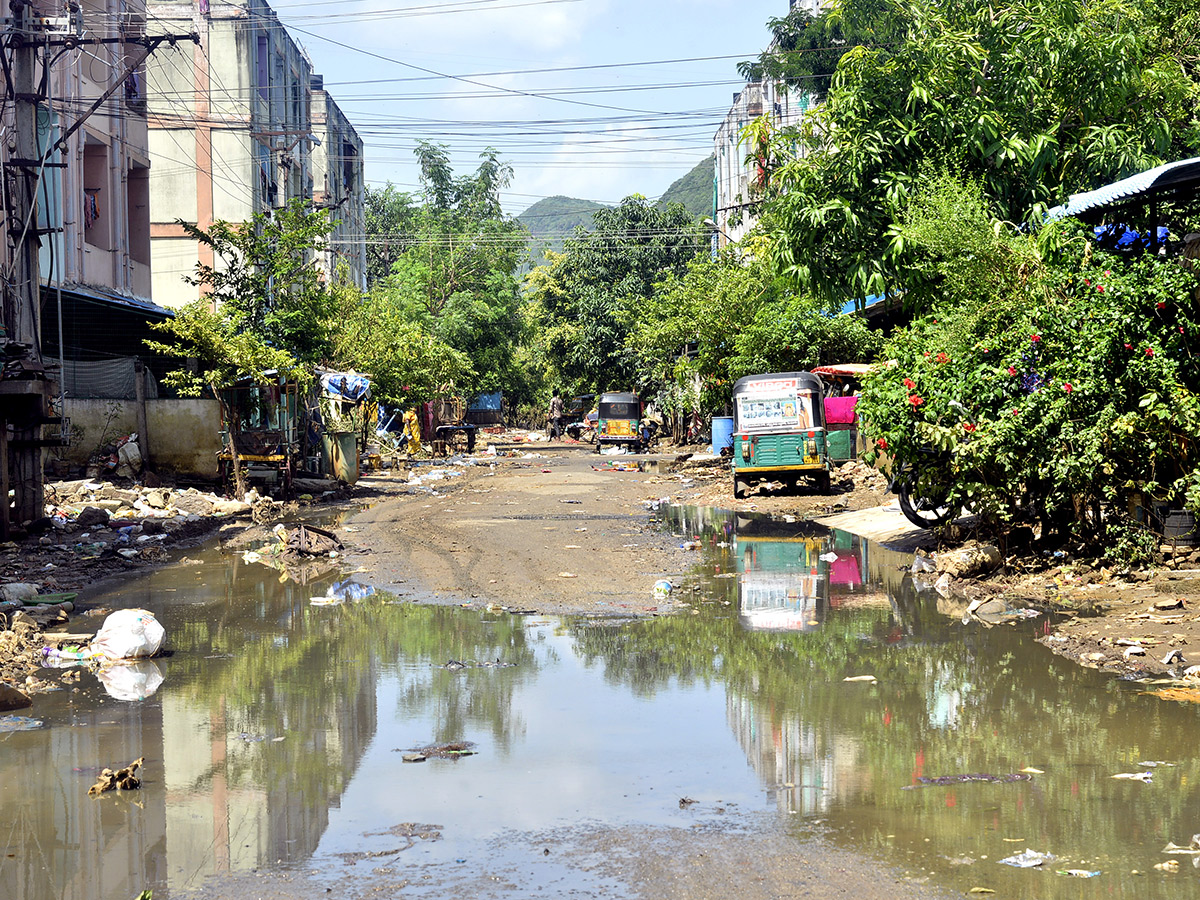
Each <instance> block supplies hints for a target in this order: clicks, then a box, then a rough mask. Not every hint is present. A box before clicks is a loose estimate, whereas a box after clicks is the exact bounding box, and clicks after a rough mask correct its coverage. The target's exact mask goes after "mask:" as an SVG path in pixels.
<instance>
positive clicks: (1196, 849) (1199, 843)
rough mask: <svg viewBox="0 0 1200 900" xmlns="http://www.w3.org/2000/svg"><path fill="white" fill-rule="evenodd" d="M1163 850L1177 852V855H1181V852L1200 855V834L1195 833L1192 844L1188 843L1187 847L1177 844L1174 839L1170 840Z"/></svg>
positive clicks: (1164, 851)
mask: <svg viewBox="0 0 1200 900" xmlns="http://www.w3.org/2000/svg"><path fill="white" fill-rule="evenodd" d="M1162 852H1163V853H1171V854H1176V855H1180V854H1187V855H1190V856H1196V855H1200V834H1193V835H1192V842H1191V843H1190V844H1188V845H1187V846H1186V847H1181V846H1179V844H1176V843H1175V842H1174V841H1168V842H1167V846H1165V847H1163V851H1162Z"/></svg>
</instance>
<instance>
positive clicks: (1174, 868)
mask: <svg viewBox="0 0 1200 900" xmlns="http://www.w3.org/2000/svg"><path fill="white" fill-rule="evenodd" d="M1154 868H1156V869H1158V870H1159V871H1160V872H1178V871H1179V860H1177V859H1168V860H1167V861H1166V862H1160V863H1155V865H1154Z"/></svg>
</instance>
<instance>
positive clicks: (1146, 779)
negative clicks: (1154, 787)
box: [1113, 772, 1154, 784]
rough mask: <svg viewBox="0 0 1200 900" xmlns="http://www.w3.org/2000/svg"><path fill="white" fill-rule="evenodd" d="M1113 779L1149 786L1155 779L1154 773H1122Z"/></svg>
mask: <svg viewBox="0 0 1200 900" xmlns="http://www.w3.org/2000/svg"><path fill="white" fill-rule="evenodd" d="M1113 778H1117V779H1121V780H1124V781H1140V782H1142V783H1143V784H1149V783H1150V781H1151V779H1153V778H1154V773H1153V772H1121V773H1119V774H1117V775H1114V776H1113Z"/></svg>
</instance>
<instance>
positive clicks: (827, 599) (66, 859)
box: [0, 509, 1200, 900]
mask: <svg viewBox="0 0 1200 900" xmlns="http://www.w3.org/2000/svg"><path fill="white" fill-rule="evenodd" d="M667 520H668V524H669V525H670V526H671V527H673V528H675V529H676V530H677V531H678V532H679V533H681V534H686V535H689V536H692V537H695V536H698V537H700V538H701V540H702V543H703V545H704V548H705V549H704V551H703V553H702V555H701V561H700V562H699V563H698V565H697V567H696V571H695V573H694V575H692V576H689V577H688V578H687V579H686V581H685V583H684V584H683V585H681V587H680V590H679V591H678V592H677V594H676V596H677V597H679V598H681V599H682V600H683V601H684V602H686V603H687V604H688V605H690V606H691V608H692V611H693V614H683V615H678V616H673V617H664V618H652V619H647V620H644V621H636V622H630V621H627V620H622V621H612V622H608V621H597V620H594V619H592V620H563V621H560V620H557V619H550V618H544V617H533V618H523V617H514V616H506V615H499V616H497V615H491V614H488V613H486V612H483V611H480V610H478V609H476V610H460V609H454V608H446V607H419V606H413V605H407V604H400V603H396V602H394V601H392V600H391V599H390V598H388V597H384V596H374V597H365V598H363V599H361V600H358V601H355V600H351V601H350V602H345V603H342V604H341V605H338V606H324V607H314V606H313V605H312V604H311V602H310V601H311V598H312V597H322V596H328V595H329V587H330V583H331V582H332V579H333V577H335V576H334V575H333V573H330V575H329V576H328V577H327V578H325V579H323V580H322V579H313V580H311V581H310V583H308V584H306V585H300V584H297V583H295V582H294V581H291V580H289V579H288V578H286V577H284V578H282V580H281V578H280V573H278V572H276V571H274V570H271V569H268V568H266V567H263V566H258V565H249V564H245V563H243V562H242V560H241V558H240V557H235V558H231V559H230V558H222V557H220V556H218V555H217V554H215V553H214V554H212V555H209V556H206V557H205V559H204V561H203V562H202V564H200V565H196V566H183V567H176V568H173V569H170V570H165V571H162V572H158V573H155V574H152V575H150V576H148V577H146V578H143V579H140V580H138V581H137V582H134V583H132V584H130V585H125V586H122V587H121V588H120V590H119V591H114V592H112V593H111V594H110V595H109V596H107V597H103V598H100V599H101V601H102V602H105V603H107V604H109V605H112V606H140V607H145V608H147V609H150V610H152V611H153V612H155V614H156V615H158V616H159V617H160V619H161V620H162V621H163V623H164V625H166V627H167V633H168V646H169V647H170V648H171V649H172V650H173V651H174V653H173V655H172V656H170V657H167V658H164V659H160V660H156V661H154V663H152V665H153V667H154V669H150V668H146V669H144V670H143V669H138V670H137V671H131V672H130V673H128V674H129V675H130V676H133V682H132V683H131V684H128V685H125V686H119V685H118V686H117V687H116V689H115V690H114V687H113V685H111V684H110V685H102V684H101V683H99V682H98V681H96V679H95V678H93V677H92V676H91V675H89V674H87V673H85V674H84V676H83V679H82V680H81V681H80V682H79V684H78V687H77V688H74V687H73V686H72V685H71V684H67V685H65V688H66V689H64V690H63V691H60V692H58V693H56V694H51V695H47V696H45V697H41V698H39V700H38V706H37V709H36V712H37V716H38V718H40V719H42V720H44V721H45V723H46V724H45V727H43V728H40V729H38V730H35V731H28V732H10V733H0V743H2V748H0V749H2V753H0V777H3V778H4V780H5V783H6V784H7V785H10V786H13V785H19V786H21V789H19V790H12V789H8V790H6V791H5V792H4V793H3V794H0V816H2V817H3V821H5V822H7V823H9V829H8V832H7V837H6V850H5V854H4V856H3V857H0V884H3V885H4V892H5V894H6V895H10V896H14V897H22V898H28V900H60V898H61V900H83V898H88V900H93V898H95V900H110V898H111V900H128V898H129V897H133V896H136V895H137V893H138V892H139V891H140V890H142V889H144V888H153V889H154V890H155V892H156V893H155V896H156V897H161V896H166V897H186V896H189V895H190V894H192V893H194V892H195V891H197V890H199V889H200V887H201V886H202V885H203V884H204V883H205V881H206V879H210V878H215V879H217V884H218V885H219V884H220V878H221V877H222V876H223V875H225V874H227V873H236V872H244V871H248V870H251V869H254V870H260V871H261V870H269V869H271V868H273V867H289V866H302V867H303V869H304V870H308V869H310V868H312V869H319V870H321V871H324V872H327V873H328V877H329V878H331V879H334V880H335V881H336V879H338V878H342V877H344V874H352V875H355V876H363V875H367V874H368V873H367V866H363V867H362V869H363V871H358V870H354V869H348V868H346V866H347V864H346V863H344V862H343V859H345V856H343V854H347V853H349V854H351V855H353V854H359V855H361V854H363V853H373V852H376V851H383V850H386V849H387V848H388V847H394V846H396V843H397V841H396V839H395V837H394V836H392V835H395V834H397V833H398V832H397V831H396V830H395V829H396V828H397V827H398V826H400V825H401V823H405V822H408V823H413V822H417V823H422V822H424V823H437V824H438V825H440V826H441V832H440V833H441V834H442V840H440V841H422V842H420V843H418V844H417V845H415V846H413V847H411V848H409V849H406V850H405V851H404V853H403V856H402V858H400V859H399V860H394V861H391V862H389V865H395V866H399V867H400V868H401V869H403V867H404V866H409V865H415V864H418V863H419V864H421V865H424V866H428V867H434V868H429V869H426V870H425V871H426V873H427V874H429V873H432V874H431V875H430V878H429V880H428V881H427V882H424V883H425V884H427V885H428V888H427V889H426V890H427V892H434V893H436V888H437V885H438V883H439V879H438V870H437V869H436V867H437V866H446V867H448V868H447V869H445V870H444V871H446V872H449V871H451V869H450V868H449V867H454V866H459V865H460V862H459V861H461V860H470V861H473V862H474V864H476V865H479V866H494V867H495V869H496V870H504V871H517V870H519V871H531V869H530V868H529V867H530V866H531V865H533V864H531V863H530V862H529V860H528V855H527V850H528V847H529V846H530V843H529V841H527V840H525V839H524V836H526V835H529V834H537V833H539V832H540V831H543V830H548V829H558V828H562V827H564V826H571V825H575V824H578V823H581V822H585V821H586V822H588V823H598V824H601V825H613V826H622V825H639V826H665V825H672V826H683V827H692V826H694V825H697V824H703V823H704V822H705V821H706V819H705V817H708V819H707V821H708V822H710V823H711V824H712V825H714V826H720V827H725V826H727V825H728V824H729V817H730V816H732V815H734V814H735V813H734V812H733V811H734V810H737V811H738V812H737V813H736V814H737V815H747V816H753V817H756V818H757V817H762V818H764V819H765V820H767V821H768V822H773V823H775V827H777V828H779V829H781V830H783V831H791V830H793V829H794V830H795V832H796V833H797V834H801V833H802V832H803V831H804V829H805V828H806V827H808V826H806V824H805V823H808V824H809V825H811V821H812V818H813V817H818V818H819V819H820V820H821V821H822V822H824V823H825V826H826V827H829V828H832V829H833V830H834V834H835V836H836V837H837V839H839V840H841V841H843V842H844V843H845V844H846V845H848V846H850V847H853V848H855V849H859V850H868V851H871V852H873V853H878V854H881V855H883V856H884V858H885V859H887V860H890V861H893V862H897V863H900V864H902V865H907V866H910V867H915V868H919V869H921V870H931V871H932V872H933V873H934V876H935V877H936V878H937V879H938V880H942V881H945V882H947V883H949V884H951V885H953V886H955V887H959V888H963V889H965V888H967V887H969V886H974V885H980V884H982V885H986V886H988V887H990V888H993V889H995V890H997V891H998V892H1002V894H1003V895H1005V896H1011V897H1021V898H1030V900H1032V898H1035V897H1037V898H1064V900H1065V898H1067V897H1075V896H1077V895H1078V894H1079V891H1080V886H1081V885H1087V884H1095V883H1099V882H1076V881H1075V880H1074V879H1071V878H1065V877H1059V876H1056V875H1055V874H1054V869H1056V868H1062V869H1074V868H1077V869H1086V870H1100V871H1102V872H1103V873H1104V874H1103V879H1104V885H1105V889H1106V890H1108V891H1110V892H1112V891H1116V892H1118V893H1121V894H1125V893H1129V894H1133V893H1134V892H1135V891H1136V892H1137V894H1138V896H1139V897H1140V896H1148V897H1184V896H1190V895H1191V894H1193V893H1194V892H1195V889H1196V880H1197V878H1200V875H1198V874H1197V871H1198V870H1195V869H1192V868H1191V867H1190V859H1189V858H1184V859H1183V860H1182V861H1183V864H1184V865H1183V868H1184V871H1182V872H1180V873H1179V874H1178V875H1175V876H1164V875H1162V874H1161V873H1159V872H1157V871H1156V870H1154V865H1155V863H1157V862H1160V861H1161V860H1162V859H1163V857H1162V856H1161V854H1160V851H1161V848H1162V847H1163V845H1165V844H1166V842H1167V841H1169V840H1173V841H1176V842H1177V843H1183V844H1186V843H1187V841H1188V839H1189V838H1190V836H1191V834H1192V833H1193V832H1195V831H1196V830H1197V828H1196V823H1197V822H1198V821H1200V796H1197V795H1196V793H1195V792H1194V791H1192V790H1191V789H1190V785H1192V784H1194V783H1195V782H1196V779H1197V778H1200V761H1197V760H1196V758H1195V756H1194V743H1195V741H1194V735H1195V734H1196V730H1197V726H1198V724H1200V721H1198V720H1200V714H1198V710H1197V709H1196V708H1195V707H1192V706H1189V705H1183V704H1174V703H1163V702H1161V701H1159V700H1157V699H1155V698H1151V697H1147V696H1144V695H1141V694H1139V693H1137V692H1136V691H1134V690H1127V689H1125V687H1124V686H1123V685H1121V684H1120V683H1117V682H1113V681H1111V680H1108V679H1105V678H1103V677H1101V676H1099V675H1098V674H1096V673H1094V672H1090V671H1086V670H1082V669H1079V668H1077V667H1075V666H1073V665H1071V664H1069V663H1067V662H1065V661H1063V660H1060V659H1059V658H1057V657H1054V656H1052V655H1051V654H1049V653H1048V652H1047V651H1046V650H1045V649H1044V648H1042V647H1040V646H1037V645H1036V644H1034V643H1033V641H1032V638H1033V637H1034V636H1035V634H1036V633H1037V629H1038V628H1039V627H1040V625H1039V623H1038V622H1029V621H1021V622H1018V623H1016V624H1014V625H1011V626H1005V627H997V628H990V629H989V628H985V627H983V626H982V625H980V624H979V623H974V624H969V625H964V624H962V622H961V608H960V607H956V606H955V605H954V601H952V600H951V601H947V600H944V599H942V598H939V597H938V596H937V595H936V594H933V593H925V594H922V593H918V592H917V591H915V590H914V589H913V587H912V583H911V579H910V578H909V577H908V576H907V575H906V574H905V573H904V572H903V568H904V563H906V562H908V560H907V559H906V558H905V557H904V556H902V555H900V554H896V553H891V552H889V551H887V550H884V549H882V548H879V547H877V546H873V545H866V544H863V543H862V542H860V541H858V540H857V539H855V538H853V537H851V536H849V535H846V534H843V533H839V532H832V533H827V532H823V531H820V530H817V529H814V528H812V527H811V526H806V525H804V524H802V523H792V524H787V523H771V522H769V521H768V520H765V519H758V518H753V517H744V516H743V517H742V518H741V519H738V518H735V517H733V516H732V515H728V514H723V513H719V512H716V511H712V510H693V509H673V510H671V511H670V512H669V513H668V514H667ZM762 610H769V611H771V613H770V615H772V616H775V615H778V616H780V617H781V618H779V619H777V620H776V623H775V624H774V625H773V626H772V627H770V628H768V629H765V630H764V629H762V627H761V626H762V623H763V621H764V619H765V618H767V617H765V616H758V615H756V614H757V613H758V612H759V611H762ZM814 623H815V624H814ZM780 624H782V626H783V627H782V628H780V627H779V626H780ZM449 660H462V661H465V662H473V663H478V664H480V665H469V666H466V667H462V668H460V667H447V666H446V665H445V664H446V663H447V661H449ZM496 660H500V661H501V662H503V663H512V664H514V665H513V666H511V667H508V666H503V667H489V666H485V665H482V664H483V663H490V662H494V661H496ZM155 670H157V671H158V672H159V673H160V676H159V677H161V679H162V681H161V684H159V685H158V687H157V691H153V688H151V684H152V683H153V682H155V681H156V680H157V678H156V675H155ZM867 675H870V676H874V678H875V681H874V683H872V682H870V681H861V680H860V681H846V680H845V679H846V678H848V677H855V676H867ZM143 694H145V695H148V696H144V697H143V698H142V699H136V700H134V699H117V698H118V697H120V698H132V697H137V696H140V695H143ZM731 735H732V738H733V739H732V740H731ZM456 740H466V741H470V742H472V743H473V744H475V745H476V750H477V753H476V755H475V756H472V757H469V758H466V759H462V760H458V761H448V760H430V761H429V762H426V763H422V764H420V765H407V764H404V763H403V761H402V752H398V751H404V750H407V749H411V748H414V747H420V746H425V745H428V744H432V743H445V742H450V741H456ZM139 756H144V757H145V758H146V766H145V770H144V771H145V776H146V777H145V779H144V782H143V783H144V788H143V789H142V790H140V791H136V792H131V793H127V794H108V795H105V796H103V797H98V798H89V797H87V795H86V792H87V787H88V785H90V784H91V783H92V781H94V780H95V774H96V770H97V768H99V767H100V766H104V765H114V764H120V765H124V764H126V763H128V762H129V761H131V760H133V759H136V758H138V757H139ZM747 762H748V763H749V765H748V766H747V765H746V763H747ZM1149 762H1164V763H1171V764H1172V765H1170V766H1166V765H1161V766H1156V767H1153V769H1152V771H1153V773H1154V774H1153V778H1152V781H1151V783H1150V784H1143V783H1140V782H1131V781H1128V780H1124V781H1122V780H1114V779H1113V778H1112V777H1111V776H1112V775H1113V774H1117V773H1121V772H1133V771H1138V770H1139V769H1140V768H1141V767H1142V766H1143V765H1145V764H1146V763H1149ZM1026 768H1036V769H1038V770H1040V771H1041V772H1042V773H1044V774H1036V775H1033V777H1032V778H1031V779H1030V780H1028V781H1016V782H1013V781H1005V780H1004V779H1002V778H1001V779H997V780H991V781H987V780H984V781H980V780H973V781H965V782H961V783H960V780H956V779H955V778H954V777H953V776H958V775H966V774H980V773H982V774H985V775H989V774H990V775H996V776H1004V775H1008V774H1011V773H1016V772H1020V771H1021V770H1022V769H1026ZM1148 770H1149V769H1148ZM939 776H952V777H950V778H947V779H944V780H943V781H942V782H941V783H939V784H928V783H927V782H926V781H923V780H922V779H929V778H937V777H939ZM685 796H686V797H691V798H695V799H697V800H698V801H699V803H698V804H697V805H696V806H695V807H690V808H688V809H686V810H684V809H683V808H682V807H680V805H679V804H678V799H679V798H680V797H685ZM718 807H719V808H720V810H724V811H723V812H718ZM722 816H723V817H725V818H722ZM514 835H515V836H516V839H510V838H511V837H512V836H514ZM1025 847H1029V848H1031V849H1033V850H1037V851H1042V852H1049V853H1053V854H1055V856H1056V857H1057V860H1056V861H1055V862H1054V863H1053V865H1052V866H1051V867H1050V868H1049V870H1047V871H1036V870H1035V871H1024V870H1016V869H1010V868H1009V867H1006V866H1000V865H997V860H999V859H1000V858H1002V857H1004V856H1009V855H1012V854H1013V853H1017V852H1020V851H1021V850H1023V849H1024V848H1025ZM505 854H508V855H505ZM539 859H540V857H539ZM551 859H553V858H551ZM540 864H541V863H538V865H540ZM546 865H550V863H546ZM1134 870H1136V871H1139V872H1143V873H1148V874H1147V875H1145V876H1135V875H1132V874H1130V873H1131V872H1133V871H1134ZM454 871H458V870H457V869H455V870H454ZM530 877H533V876H532V875H531V876H530ZM538 877H539V878H540V877H541V876H540V875H539V876H538ZM602 877H603V875H602V874H596V871H593V870H588V871H586V872H585V871H582V870H572V869H570V868H561V867H560V868H559V869H556V870H555V874H554V878H555V879H557V880H556V881H555V884H556V885H558V887H559V888H561V891H560V893H569V892H571V891H576V892H578V893H581V894H587V893H588V892H589V889H590V888H594V887H595V883H596V882H595V879H597V878H602ZM589 879H591V880H589ZM520 887H521V886H518V891H517V893H519V892H520V890H519V889H520ZM214 890H215V893H216V894H217V895H219V894H220V890H219V887H218V888H216V889H214ZM593 893H595V891H594V890H593ZM404 894H405V895H406V896H408V895H412V896H418V895H420V896H425V895H426V894H420V893H419V889H418V886H417V885H416V884H415V883H414V884H411V885H410V886H409V887H406V888H405V889H404ZM514 895H515V894H514Z"/></svg>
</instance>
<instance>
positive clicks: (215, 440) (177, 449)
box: [48, 398, 221, 478]
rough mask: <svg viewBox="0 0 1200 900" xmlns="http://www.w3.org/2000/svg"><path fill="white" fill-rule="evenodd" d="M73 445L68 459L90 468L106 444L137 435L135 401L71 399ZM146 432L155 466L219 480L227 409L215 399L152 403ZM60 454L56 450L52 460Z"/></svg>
mask: <svg viewBox="0 0 1200 900" xmlns="http://www.w3.org/2000/svg"><path fill="white" fill-rule="evenodd" d="M66 413H67V416H68V417H69V418H70V420H71V446H69V447H68V448H66V451H65V454H63V456H64V458H65V459H66V460H68V461H69V462H71V463H74V464H84V463H86V462H87V460H88V457H89V456H90V455H91V454H92V453H93V452H94V451H95V450H96V449H97V448H98V447H99V446H101V445H102V444H111V443H113V442H115V441H116V440H117V439H118V438H121V437H123V436H125V435H127V434H132V433H133V432H135V431H137V427H138V426H137V402H136V401H134V400H72V399H70V398H68V399H67V402H66ZM146 431H147V435H146V437H147V439H148V440H149V446H150V463H151V465H152V466H154V467H157V468H163V469H169V470H172V471H175V472H178V473H179V474H181V475H192V476H197V477H201V478H216V477H217V451H218V450H219V449H220V432H221V410H220V407H219V406H218V405H217V401H215V400H147V401H146ZM57 455H58V454H57V453H54V451H51V452H50V453H49V454H48V456H49V457H51V458H53V457H56V456H57Z"/></svg>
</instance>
